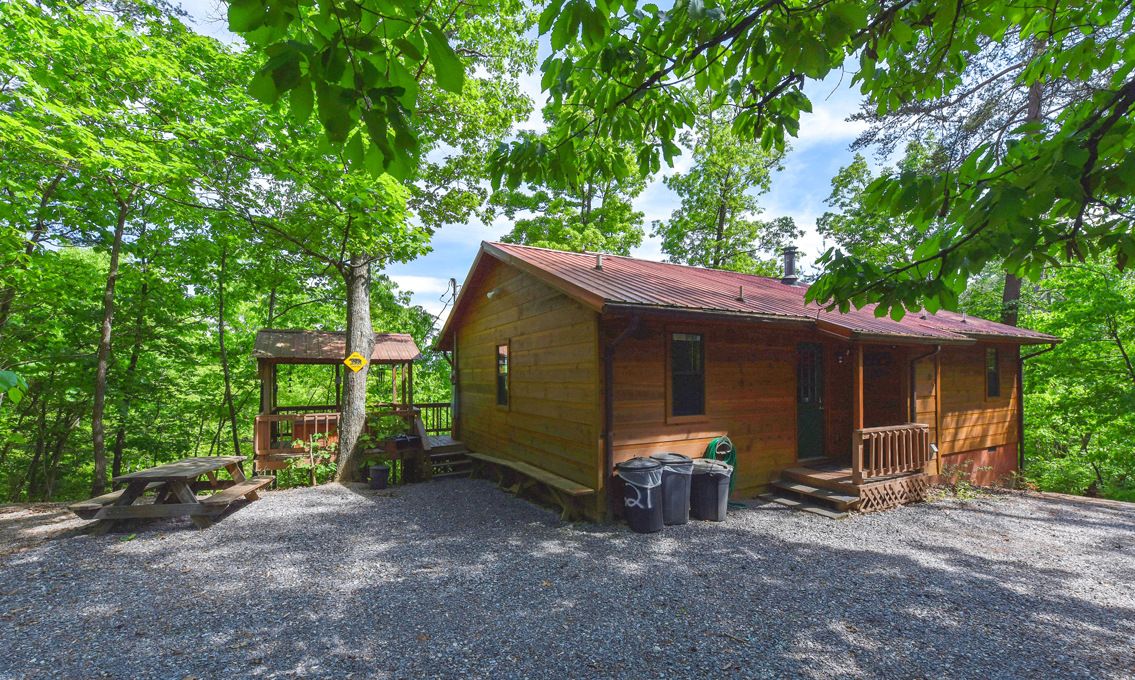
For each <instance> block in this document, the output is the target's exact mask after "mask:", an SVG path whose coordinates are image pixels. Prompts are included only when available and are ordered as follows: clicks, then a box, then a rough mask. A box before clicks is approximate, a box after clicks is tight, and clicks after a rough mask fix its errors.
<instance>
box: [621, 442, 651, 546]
mask: <svg viewBox="0 0 1135 680" xmlns="http://www.w3.org/2000/svg"><path fill="white" fill-rule="evenodd" d="M615 469H616V470H618V472H619V478H620V479H622V480H623V505H624V507H623V512H624V514H625V515H626V518H627V524H629V525H630V526H631V531H634V532H637V533H640V534H650V533H654V532H655V531H661V530H662V464H661V463H659V462H658V461H654V460H651V459H649V458H631V459H630V460H627V461H623V462H622V463H619V464H618V465H616V466H615Z"/></svg>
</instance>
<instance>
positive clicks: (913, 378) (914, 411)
mask: <svg viewBox="0 0 1135 680" xmlns="http://www.w3.org/2000/svg"><path fill="white" fill-rule="evenodd" d="M941 351H942V346H941V345H934V350H933V351H930V352H927V353H926V354H923V355H921V356H917V357H915V358H913V359H911V360H910V422H912V423H914V422H917V421H918V394H917V392H918V375H917V372H916V369H915V364H917V363H918V362H919V361H922V360H923V359H929V358H930V357H932V356H937V354H938V353H939V352H941Z"/></svg>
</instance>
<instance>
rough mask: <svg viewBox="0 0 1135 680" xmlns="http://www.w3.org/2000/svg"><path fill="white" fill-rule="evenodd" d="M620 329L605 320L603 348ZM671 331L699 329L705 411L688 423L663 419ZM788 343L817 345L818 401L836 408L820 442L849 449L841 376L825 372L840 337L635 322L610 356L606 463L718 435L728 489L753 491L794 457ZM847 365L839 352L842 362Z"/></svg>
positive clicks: (792, 367) (845, 381)
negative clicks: (821, 364) (731, 461)
mask: <svg viewBox="0 0 1135 680" xmlns="http://www.w3.org/2000/svg"><path fill="white" fill-rule="evenodd" d="M626 325H627V322H626V320H625V319H607V318H605V319H604V322H603V343H604V345H606V343H608V342H610V341H611V340H613V339H614V338H615V336H617V335H618V334H619V333H620V332H621V331H622V330H623V329H624V328H626ZM674 332H690V333H703V334H705V343H706V345H705V369H706V373H705V376H706V415H705V417H704V418H701V419H697V420H696V421H695V422H680V423H675V422H670V423H668V422H667V418H666V415H667V405H666V371H667V366H666V344H665V343H666V339H667V338H668V337H669V333H674ZM798 342H824V344H825V352H824V358H825V372H826V373H827V376H828V379H827V382H826V391H827V394H828V399H827V403H828V404H838V405H839V408H836V409H834V410H832V411H829V412H828V414H829V415H828V423H827V425H826V427H825V430H826V437H825V440H826V441H825V445H826V446H828V447H832V446H836V447H843V448H846V449H847V450H848V451H850V445H851V444H850V437H851V430H850V428H849V424H850V420H851V409H850V390H851V387H850V375H849V374H847V375H844V374H845V373H847V372H846V371H842V370H837V369H835V368H833V366H836V365H837V364H836V361H837V359H836V351H837V347H843V344H842V343H838V342H835V341H826V340H825V339H824V338H823V337H818V336H817V334H816V333H815V332H813V331H808V330H803V329H801V330H795V329H792V328H784V327H781V328H774V327H765V326H761V325H757V324H727V323H717V322H688V321H682V322H672V323H671V322H666V321H662V320H646V319H644V320H642V322H641V323H640V327H639V329H638V330H637V331H636V332H635V333H634V334H632V335H631V336H629V337H627V338H626V339H625V340H624V341H623V342H622V344H620V345H619V347H618V349H617V350H616V354H615V362H614V414H615V423H614V426H615V427H614V430H615V437H614V452H615V462H620V461H623V460H627V459H628V458H632V457H634V456H648V455H650V454H653V453H661V452H665V451H673V452H676V453H683V454H686V455H688V456H691V457H695V458H697V457H701V456H703V455H704V453H705V448H706V446H707V445H708V444H709V442H711V441H712V440H713V439H714V438H715V437H719V436H721V435H728V436H729V439H730V440H731V441H732V442H733V445H734V447H735V449H736V451H737V470H738V472H737V474H738V475H739V476H738V479H737V481H736V485H735V489H734V495H735V496H736V497H739V498H746V497H751V496H753V495H755V494H756V493H758V492H760V491H761V490H763V488H764V487H765V486H766V485H767V484H768V482H769V481H770V479H771V478H772V477H773V476H775V475H776V474H777V473H778V472H779V471H780V470H782V469H784V468H786V467H791V466H793V465H795V463H796V344H797V343H798ZM849 364H850V362H849V361H848V359H847V358H846V357H844V363H843V364H842V366H847V365H849ZM832 453H833V452H832V451H828V454H829V455H831V454H832ZM836 453H838V452H836Z"/></svg>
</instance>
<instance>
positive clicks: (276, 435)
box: [252, 402, 453, 457]
mask: <svg viewBox="0 0 1135 680" xmlns="http://www.w3.org/2000/svg"><path fill="white" fill-rule="evenodd" d="M313 408H316V407H314V406H308V407H295V408H285V409H280V410H296V411H300V410H302V411H303V412H301V413H273V414H270V415H269V414H261V415H258V416H256V417H255V418H254V421H253V428H252V449H253V451H254V452H255V455H257V456H269V455H271V456H284V457H286V456H289V455H291V454H296V453H301V452H305V453H310V451H311V435H313V434H322V435H323V436H324V438H325V439H324V441H327V442H334V441H337V440H338V430H339V417H340V415H339V413H338V411H335V410H333V409H334V408H335V407H334V406H323V407H319V408H326V409H328V410H327V411H324V412H318V413H313V412H310V411H309V410H308V409H313ZM367 409H368V410H367V414H366V415H367V416H368V417H369V416H376V415H386V416H399V417H402V418H404V419H406V420H407V423H406V427H407V430H406V431H407V432H413V431H414V430H413V428H414V424H413V419H414V418H416V417H418V416H421V418H422V422H423V424H424V425H425V429H426V433H427V434H431V435H432V434H443V433H449V432H452V431H453V412H452V410H451V404H450V403H449V402H430V403H425V404H413V405H412V406H411V405H410V404H381V403H380V404H371V405H368V407H367ZM372 409H373V410H372ZM316 448H318V445H317V447H316Z"/></svg>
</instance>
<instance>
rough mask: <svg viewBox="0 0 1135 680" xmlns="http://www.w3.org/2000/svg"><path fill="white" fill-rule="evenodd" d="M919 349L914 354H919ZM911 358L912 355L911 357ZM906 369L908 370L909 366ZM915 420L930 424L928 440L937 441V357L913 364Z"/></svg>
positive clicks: (937, 442) (935, 442)
mask: <svg viewBox="0 0 1135 680" xmlns="http://www.w3.org/2000/svg"><path fill="white" fill-rule="evenodd" d="M923 353H924V352H922V351H919V353H918V354H915V355H914V356H920V355H921V354H923ZM912 358H913V357H912ZM907 370H910V369H909V368H908V369H907ZM914 375H915V402H916V403H915V407H916V416H917V417H916V418H915V422H918V423H923V424H925V425H929V426H930V441H931V442H933V443H934V444H939V441H938V357H931V358H929V359H923V360H921V361H919V362H918V363H917V364H916V365H915V369H914Z"/></svg>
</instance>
